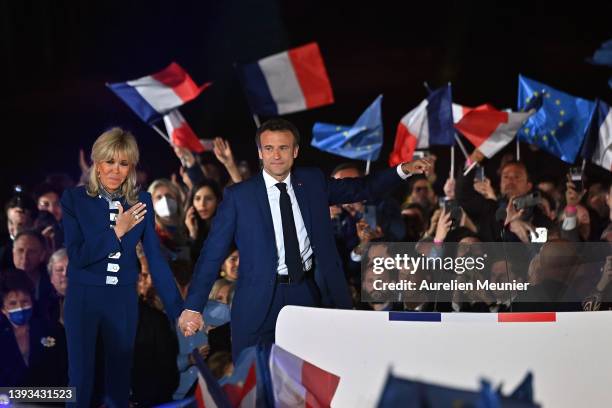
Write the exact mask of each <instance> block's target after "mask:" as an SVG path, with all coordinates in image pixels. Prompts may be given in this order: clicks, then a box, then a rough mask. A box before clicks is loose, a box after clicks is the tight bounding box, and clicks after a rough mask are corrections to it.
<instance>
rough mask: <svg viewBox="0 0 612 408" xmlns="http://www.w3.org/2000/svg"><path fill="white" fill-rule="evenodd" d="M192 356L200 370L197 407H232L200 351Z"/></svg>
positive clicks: (196, 398)
mask: <svg viewBox="0 0 612 408" xmlns="http://www.w3.org/2000/svg"><path fill="white" fill-rule="evenodd" d="M192 356H193V358H194V360H195V362H196V366H197V367H198V370H199V371H198V382H197V386H196V390H195V395H194V397H195V401H196V406H197V408H232V405H231V404H230V402H229V401H228V400H227V397H226V396H225V394H224V393H223V391H222V390H221V387H220V386H219V383H218V382H217V380H216V379H215V377H213V375H212V373H211V372H210V369H209V368H208V366H207V365H206V363H205V362H204V359H203V358H202V356H201V355H200V353H198V352H197V350H196V351H194V352H193V353H192Z"/></svg>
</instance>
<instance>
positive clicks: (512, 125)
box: [453, 104, 535, 159]
mask: <svg viewBox="0 0 612 408" xmlns="http://www.w3.org/2000/svg"><path fill="white" fill-rule="evenodd" d="M534 112H535V110H531V111H529V112H503V111H499V110H497V109H495V108H494V107H493V106H491V105H488V104H485V105H480V106H477V107H476V108H467V107H462V108H461V112H460V111H459V107H453V113H454V115H453V116H454V118H455V120H456V123H455V128H456V129H457V130H458V131H459V132H461V134H463V135H464V136H465V137H466V138H467V139H468V140H469V141H470V143H472V144H473V145H474V147H476V149H478V150H479V151H480V152H481V153H482V154H483V155H484V156H485V157H487V158H489V159H490V158H491V157H493V156H494V155H495V154H496V153H497V152H499V151H500V150H501V149H503V148H504V147H505V146H506V145H507V144H509V143H510V142H511V141H512V139H514V136H516V132H518V130H519V129H520V128H521V126H523V123H525V121H526V120H527V118H528V117H529V116H531V115H532V114H533V113H534Z"/></svg>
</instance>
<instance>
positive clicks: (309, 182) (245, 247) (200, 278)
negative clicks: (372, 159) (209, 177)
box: [185, 168, 402, 332]
mask: <svg viewBox="0 0 612 408" xmlns="http://www.w3.org/2000/svg"><path fill="white" fill-rule="evenodd" d="M401 180H402V179H401V178H400V176H399V175H398V174H397V170H396V169H395V168H391V169H387V170H385V171H383V172H380V173H377V174H373V175H370V176H367V177H364V178H353V179H346V178H345V179H339V180H336V179H328V178H327V177H325V176H324V175H323V172H321V170H319V169H313V168H296V169H294V170H293V172H292V175H291V183H292V185H293V188H294V191H295V196H296V198H297V201H298V205H299V207H300V212H301V214H302V217H303V218H304V224H305V226H306V230H307V232H308V237H309V239H310V244H311V246H312V249H313V252H314V256H315V260H316V270H315V281H316V283H317V286H318V287H319V289H320V291H321V295H322V301H323V306H326V307H338V308H351V307H352V302H351V297H350V294H349V290H348V285H347V283H346V279H345V276H344V273H343V271H342V264H341V262H340V257H339V256H338V251H337V249H336V245H335V241H334V235H333V231H332V225H331V221H330V216H329V206H330V205H332V204H342V203H354V202H357V201H362V200H373V199H375V198H378V197H381V196H383V195H384V194H385V193H387V192H388V191H389V190H390V189H391V188H393V187H394V186H395V185H396V184H398V183H399V182H401ZM232 242H235V243H236V245H237V247H238V250H239V252H240V266H239V271H238V276H239V278H238V282H237V284H236V292H235V294H234V300H233V303H232V325H235V326H237V327H240V328H241V329H243V330H246V331H247V332H249V331H252V330H254V329H256V328H257V327H259V324H260V323H261V322H262V321H263V320H264V318H265V317H266V314H267V311H268V306H269V304H270V302H271V301H272V296H273V290H274V285H275V282H276V270H277V265H278V254H277V251H276V243H275V237H274V225H273V223H272V213H271V210H270V203H269V201H268V195H267V192H266V186H265V182H264V179H263V174H262V173H259V174H258V175H256V176H254V177H252V178H251V179H249V180H247V181H244V182H242V183H239V184H235V185H233V186H231V187H228V188H227V189H226V190H225V194H224V196H223V201H222V202H221V205H220V206H219V209H218V210H217V214H216V215H215V218H214V220H213V222H212V227H211V230H210V232H209V234H208V238H207V239H206V242H205V243H204V246H203V248H202V252H201V253H200V257H199V259H198V262H197V264H196V267H195V273H194V277H193V279H192V283H191V285H190V287H189V294H188V296H187V299H186V300H185V308H187V309H190V310H198V311H199V310H203V309H204V305H205V303H206V300H207V298H208V294H209V292H210V289H211V288H212V285H213V283H214V281H215V279H216V277H217V274H218V272H219V268H220V266H221V264H222V262H223V261H224V260H225V258H226V257H227V255H228V250H229V246H230V244H231V243H232Z"/></svg>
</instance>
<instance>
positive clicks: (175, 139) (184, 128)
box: [164, 109, 206, 153]
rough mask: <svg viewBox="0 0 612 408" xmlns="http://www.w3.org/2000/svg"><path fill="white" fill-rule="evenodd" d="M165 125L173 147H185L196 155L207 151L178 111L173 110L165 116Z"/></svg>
mask: <svg viewBox="0 0 612 408" xmlns="http://www.w3.org/2000/svg"><path fill="white" fill-rule="evenodd" d="M164 124H165V125H166V131H167V132H168V136H170V140H171V141H172V144H173V145H175V146H179V147H185V148H187V149H189V150H191V151H192V152H196V153H202V152H203V151H205V150H206V149H204V145H203V144H202V142H200V139H198V137H197V136H196V134H195V132H194V131H193V129H191V126H189V123H187V121H186V120H185V118H184V117H183V115H181V112H179V110H178V109H174V110H171V111H170V112H169V113H168V114H166V115H164Z"/></svg>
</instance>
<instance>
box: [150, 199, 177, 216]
mask: <svg viewBox="0 0 612 408" xmlns="http://www.w3.org/2000/svg"><path fill="white" fill-rule="evenodd" d="M177 208H178V205H177V203H176V200H175V199H174V198H169V197H167V196H163V197H162V198H160V199H159V200H157V202H156V203H155V204H154V205H153V209H154V210H155V214H157V215H158V216H159V217H162V218H167V217H172V216H174V215H176V210H177Z"/></svg>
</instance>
